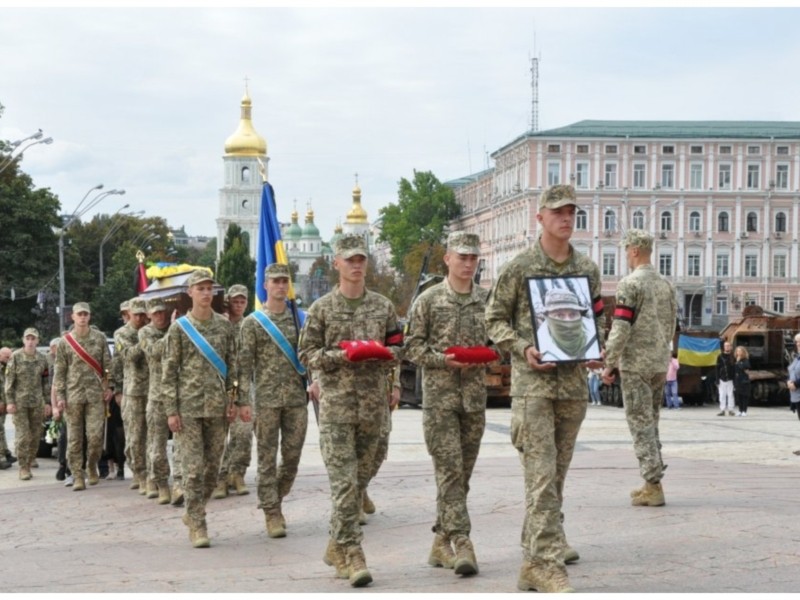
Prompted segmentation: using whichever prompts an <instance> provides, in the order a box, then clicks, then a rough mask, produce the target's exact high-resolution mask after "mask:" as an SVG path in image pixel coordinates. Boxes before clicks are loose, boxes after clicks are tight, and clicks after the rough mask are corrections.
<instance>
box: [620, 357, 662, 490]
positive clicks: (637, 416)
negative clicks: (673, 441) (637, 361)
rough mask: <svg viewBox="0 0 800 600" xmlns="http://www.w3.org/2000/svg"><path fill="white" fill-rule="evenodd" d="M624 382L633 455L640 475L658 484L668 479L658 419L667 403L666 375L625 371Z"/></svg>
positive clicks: (626, 411) (622, 376)
mask: <svg viewBox="0 0 800 600" xmlns="http://www.w3.org/2000/svg"><path fill="white" fill-rule="evenodd" d="M621 378H622V398H623V399H624V403H625V418H626V419H627V421H628V429H630V431H631V437H632V438H633V452H634V454H636V458H637V459H638V460H639V473H640V474H641V476H642V479H644V480H645V481H649V482H650V483H658V482H660V481H661V478H662V477H663V476H664V462H663V461H662V459H661V438H660V436H659V433H658V419H659V413H660V410H661V404H662V402H663V399H664V384H665V383H666V380H667V374H666V371H665V372H664V373H639V372H637V371H621Z"/></svg>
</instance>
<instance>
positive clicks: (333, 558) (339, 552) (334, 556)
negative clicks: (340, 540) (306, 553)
mask: <svg viewBox="0 0 800 600" xmlns="http://www.w3.org/2000/svg"><path fill="white" fill-rule="evenodd" d="M322 562H324V563H325V564H326V565H328V566H329V567H333V568H334V569H336V577H337V579H348V578H349V577H350V574H349V573H348V571H347V559H346V558H345V556H344V549H343V548H342V547H341V546H340V545H339V544H337V543H336V542H335V541H334V539H333V538H330V539H329V540H328V547H327V548H326V549H325V555H324V556H323V557H322Z"/></svg>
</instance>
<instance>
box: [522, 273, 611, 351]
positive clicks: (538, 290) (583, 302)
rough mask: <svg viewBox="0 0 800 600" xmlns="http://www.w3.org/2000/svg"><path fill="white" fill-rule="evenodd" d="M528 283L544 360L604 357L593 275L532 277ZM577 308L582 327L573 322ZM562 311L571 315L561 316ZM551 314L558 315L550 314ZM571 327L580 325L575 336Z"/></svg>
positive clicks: (535, 327)
mask: <svg viewBox="0 0 800 600" xmlns="http://www.w3.org/2000/svg"><path fill="white" fill-rule="evenodd" d="M526 284H527V290H528V302H529V304H530V309H531V325H532V326H533V335H534V339H535V341H536V347H537V348H538V349H539V352H541V354H542V357H541V359H540V361H541V362H543V363H545V362H548V363H550V362H552V363H576V362H586V361H588V360H597V361H599V360H602V357H601V354H600V353H601V348H600V336H599V332H598V331H597V324H596V322H595V319H594V312H593V310H592V295H591V288H590V287H589V278H588V277H587V276H586V275H563V276H560V277H528V278H527V280H526ZM551 291H553V292H552V293H551ZM546 302H549V306H548V305H546ZM576 311H577V313H578V314H579V315H580V318H579V319H575V321H576V322H577V321H578V320H579V321H580V328H579V329H578V326H577V325H570V322H571V321H572V319H571V317H573V316H574V315H573V314H572V313H573V312H576ZM559 313H560V314H561V316H564V317H569V318H568V319H567V320H562V319H557V318H556V315H558V314H559ZM551 314H552V315H554V316H548V315H551ZM551 327H552V329H553V331H551ZM570 329H576V331H575V334H574V336H573V335H571V332H570Z"/></svg>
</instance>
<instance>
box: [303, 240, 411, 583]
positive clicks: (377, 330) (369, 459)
mask: <svg viewBox="0 0 800 600" xmlns="http://www.w3.org/2000/svg"><path fill="white" fill-rule="evenodd" d="M335 253H336V255H335V257H334V261H333V266H334V268H335V269H336V270H337V271H339V285H338V286H337V287H335V288H334V289H333V290H332V291H330V292H329V293H327V294H326V295H324V296H323V297H321V298H320V299H319V300H317V301H316V302H314V304H312V305H311V307H310V308H309V311H308V317H307V318H306V323H305V325H304V326H303V332H302V334H301V336H300V360H301V361H302V362H303V364H304V365H305V366H306V368H310V369H313V371H314V372H315V374H318V376H319V388H320V414H319V429H320V432H319V436H320V447H321V451H322V458H323V460H324V462H325V467H326V469H327V470H328V479H329V480H330V486H331V501H332V504H333V507H332V511H331V526H330V534H331V539H330V541H329V543H328V548H327V550H326V551H325V556H324V558H323V560H324V561H325V563H326V564H329V565H332V566H334V567H335V568H336V575H337V577H342V578H345V577H347V578H349V580H350V584H351V585H352V586H353V587H361V586H364V585H367V584H368V583H370V582H371V581H372V575H371V574H370V572H369V570H368V569H367V564H366V559H365V558H364V551H363V549H362V548H361V540H362V539H363V533H362V531H361V526H360V525H359V515H360V512H361V506H362V502H363V501H362V496H363V492H364V490H365V489H366V487H367V484H368V483H369V477H370V475H371V473H372V470H373V465H374V463H375V454H376V452H377V449H378V443H379V440H380V433H381V425H382V423H383V415H384V411H385V408H386V398H387V395H388V389H387V381H388V372H389V371H390V370H391V368H392V367H393V366H394V365H396V363H397V360H398V359H399V358H400V356H401V353H402V347H401V345H402V339H403V334H402V330H401V329H400V325H399V323H398V322H397V315H396V313H395V310H394V306H392V303H391V302H390V301H389V299H388V298H385V297H384V296H381V295H380V294H377V293H375V292H372V291H370V290H368V289H366V286H365V281H364V278H365V276H366V271H367V248H366V244H365V243H364V238H363V237H361V236H360V235H355V234H349V235H344V236H342V237H341V238H340V239H339V240H338V241H337V243H336V247H335ZM362 359H363V360H362Z"/></svg>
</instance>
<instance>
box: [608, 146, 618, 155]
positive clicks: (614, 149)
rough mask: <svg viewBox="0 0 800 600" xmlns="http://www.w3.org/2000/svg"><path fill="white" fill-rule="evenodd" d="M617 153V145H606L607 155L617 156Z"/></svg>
mask: <svg viewBox="0 0 800 600" xmlns="http://www.w3.org/2000/svg"><path fill="white" fill-rule="evenodd" d="M616 153H617V145H616V144H606V154H616Z"/></svg>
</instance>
